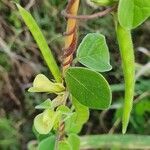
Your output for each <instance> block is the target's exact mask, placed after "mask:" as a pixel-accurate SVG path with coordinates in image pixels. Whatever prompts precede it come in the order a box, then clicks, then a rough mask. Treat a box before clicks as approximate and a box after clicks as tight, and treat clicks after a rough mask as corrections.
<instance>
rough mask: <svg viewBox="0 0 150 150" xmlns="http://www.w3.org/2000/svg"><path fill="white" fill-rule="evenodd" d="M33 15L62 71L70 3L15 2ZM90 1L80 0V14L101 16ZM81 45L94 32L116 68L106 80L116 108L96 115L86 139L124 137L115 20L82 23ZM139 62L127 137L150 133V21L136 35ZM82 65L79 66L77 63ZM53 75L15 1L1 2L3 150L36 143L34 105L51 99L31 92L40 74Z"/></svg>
mask: <svg viewBox="0 0 150 150" xmlns="http://www.w3.org/2000/svg"><path fill="white" fill-rule="evenodd" d="M16 2H18V3H20V4H21V5H22V6H23V7H24V8H26V9H27V10H29V11H30V12H31V14H32V15H33V16H34V18H35V20H36V21H37V23H38V25H39V26H40V28H41V29H42V32H43V34H44V35H45V37H46V39H47V42H48V44H49V46H50V47H51V49H52V50H53V54H54V56H55V57H56V58H57V60H58V64H59V66H61V65H60V64H61V59H62V57H61V56H62V47H63V36H62V33H63V32H64V31H65V27H66V19H65V18H64V17H63V16H61V11H62V10H63V9H64V8H65V6H66V4H67V0H16ZM100 9H102V8H97V7H96V6H94V5H92V4H91V3H90V2H89V0H81V5H80V10H79V14H92V13H94V12H97V11H100ZM78 25H79V32H78V35H79V42H80V41H81V40H82V38H83V37H84V36H85V35H86V34H87V33H91V32H99V33H102V34H104V35H105V36H106V39H107V43H108V46H109V50H110V55H111V65H112V66H113V69H112V70H111V71H109V72H107V73H104V74H103V75H104V76H105V77H106V78H107V80H108V81H109V83H110V84H111V88H112V91H113V103H112V105H111V107H110V109H109V110H105V111H93V110H91V115H90V119H89V121H88V123H87V124H86V125H85V126H84V128H83V130H82V132H81V135H91V134H104V133H111V134H113V133H121V123H120V118H121V113H122V103H123V93H124V81H123V73H122V68H121V59H120V54H119V49H118V44H117V42H116V36H115V32H114V24H113V20H112V17H111V15H108V16H106V17H104V18H98V19H93V20H90V21H84V20H80V21H78ZM132 35H133V41H134V47H135V59H136V90H135V100H134V107H133V111H132V115H131V119H130V124H129V128H128V133H130V134H132V133H134V134H141V135H149V134H150V117H149V116H150V78H149V77H150V61H149V60H150V51H149V50H150V19H148V20H147V21H146V22H145V23H144V24H143V25H141V26H140V27H138V28H137V29H135V30H133V32H132ZM78 65H79V64H78ZM38 73H43V74H45V75H47V76H49V78H51V77H52V76H51V75H50V74H49V71H48V69H47V67H46V65H45V63H44V61H43V59H42V57H41V54H40V52H39V50H38V48H37V45H36V43H35V42H34V40H33V38H32V36H31V34H30V32H29V31H28V29H27V27H26V26H25V24H24V23H23V21H22V19H21V17H20V15H19V13H18V11H17V9H16V7H15V5H14V4H13V3H12V2H11V1H10V0H0V149H1V150H9V149H10V150H23V149H27V145H28V143H29V142H31V141H32V140H34V139H35V136H34V134H33V132H32V123H33V119H34V117H35V115H36V114H38V113H39V112H38V111H37V110H35V106H36V105H37V104H39V103H40V102H42V101H43V100H45V99H46V98H47V97H49V95H46V94H32V93H28V92H27V89H28V88H29V87H30V86H31V84H32V81H33V79H34V77H35V75H36V74H38Z"/></svg>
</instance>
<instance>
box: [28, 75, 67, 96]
mask: <svg viewBox="0 0 150 150" xmlns="http://www.w3.org/2000/svg"><path fill="white" fill-rule="evenodd" d="M64 90H65V87H64V86H63V85H62V84H61V83H53V82H52V81H50V80H49V79H48V78H47V77H46V76H45V75H43V74H38V75H37V76H36V77H35V79H34V81H33V87H31V88H29V90H28V91H29V92H48V93H56V94H57V93H61V92H63V91H64Z"/></svg>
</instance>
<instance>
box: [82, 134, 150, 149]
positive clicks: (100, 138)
mask: <svg viewBox="0 0 150 150" xmlns="http://www.w3.org/2000/svg"><path fill="white" fill-rule="evenodd" d="M80 140H81V147H80V149H85V150H86V149H104V148H107V149H112V148H114V149H138V150H140V149H141V150H144V149H150V142H149V141H150V136H146V135H145V136H143V135H91V136H84V137H81V139H80ZM106 141H107V142H106Z"/></svg>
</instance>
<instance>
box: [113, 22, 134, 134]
mask: <svg viewBox="0 0 150 150" xmlns="http://www.w3.org/2000/svg"><path fill="white" fill-rule="evenodd" d="M116 33H117V38H118V43H119V47H120V53H121V58H122V67H123V72H124V80H125V100H124V108H123V117H122V133H123V134H124V133H125V132H126V130H127V126H128V123H129V119H130V113H131V110H132V105H133V97H134V86H135V61H134V50H133V43H132V37H131V31H130V30H127V29H124V28H123V27H121V26H120V24H119V23H118V24H117V25H116Z"/></svg>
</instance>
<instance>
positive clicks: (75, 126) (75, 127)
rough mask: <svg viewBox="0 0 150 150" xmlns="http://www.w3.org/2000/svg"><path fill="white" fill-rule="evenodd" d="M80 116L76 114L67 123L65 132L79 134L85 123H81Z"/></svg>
mask: <svg viewBox="0 0 150 150" xmlns="http://www.w3.org/2000/svg"><path fill="white" fill-rule="evenodd" d="M77 118H78V114H77V113H76V112H74V113H73V114H72V115H71V116H70V118H69V119H67V120H66V121H65V132H66V133H67V134H70V133H75V134H77V133H79V132H80V131H81V129H82V126H83V123H80V122H79V121H78V120H77Z"/></svg>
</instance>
